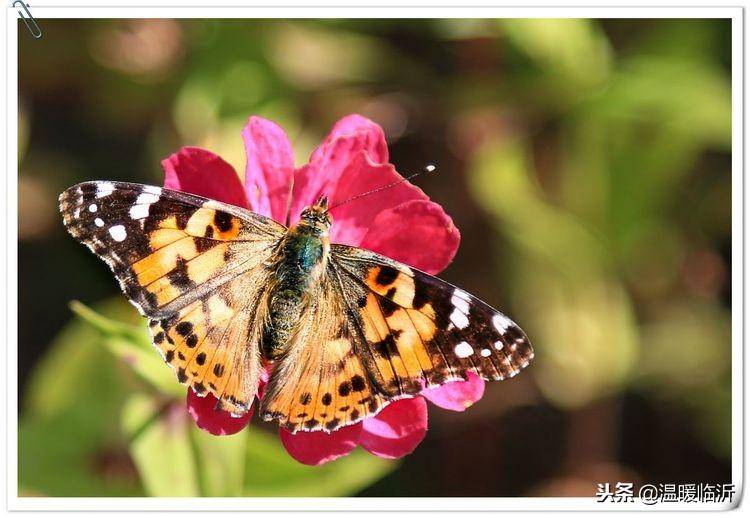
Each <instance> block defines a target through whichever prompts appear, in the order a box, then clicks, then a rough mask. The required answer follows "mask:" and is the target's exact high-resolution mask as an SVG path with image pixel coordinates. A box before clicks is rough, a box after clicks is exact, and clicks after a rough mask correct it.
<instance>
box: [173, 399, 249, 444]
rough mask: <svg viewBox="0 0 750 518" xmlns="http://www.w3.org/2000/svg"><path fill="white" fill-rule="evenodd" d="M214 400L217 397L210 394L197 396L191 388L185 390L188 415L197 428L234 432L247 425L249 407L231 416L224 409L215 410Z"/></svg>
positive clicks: (215, 431) (209, 431)
mask: <svg viewBox="0 0 750 518" xmlns="http://www.w3.org/2000/svg"><path fill="white" fill-rule="evenodd" d="M216 402H217V399H216V398H215V397H214V396H213V395H211V394H207V395H206V396H205V397H199V396H197V395H196V394H195V392H193V390H192V389H188V391H187V408H188V413H189V414H190V417H192V418H193V420H194V421H195V424H197V425H198V428H200V429H201V430H205V431H207V432H208V433H210V434H213V435H232V434H235V433H237V432H239V431H240V430H242V429H243V428H244V427H245V426H246V425H247V422H248V421H249V420H250V416H252V415H253V412H252V409H251V410H250V411H249V412H248V413H246V414H244V415H242V416H240V417H232V414H230V413H229V412H227V411H225V410H215V408H216Z"/></svg>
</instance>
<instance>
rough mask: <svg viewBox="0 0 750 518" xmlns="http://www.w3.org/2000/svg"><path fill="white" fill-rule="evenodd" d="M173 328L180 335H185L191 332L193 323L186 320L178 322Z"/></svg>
mask: <svg viewBox="0 0 750 518" xmlns="http://www.w3.org/2000/svg"><path fill="white" fill-rule="evenodd" d="M174 330H175V331H177V334H179V335H180V336H187V335H189V334H190V333H192V332H193V323H192V322H187V321H185V322H180V323H179V324H177V325H176V326H175V328H174Z"/></svg>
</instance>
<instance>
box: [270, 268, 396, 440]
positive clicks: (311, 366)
mask: <svg viewBox="0 0 750 518" xmlns="http://www.w3.org/2000/svg"><path fill="white" fill-rule="evenodd" d="M310 300H311V306H310V307H308V308H307V311H306V312H305V313H304V316H303V319H302V322H301V324H300V326H299V327H298V333H297V334H296V335H295V336H294V337H293V338H292V340H291V341H290V344H289V347H288V348H287V350H286V352H285V354H284V355H283V356H282V357H281V358H280V359H279V360H278V361H277V362H276V363H275V365H274V370H273V374H272V375H271V379H270V380H269V383H268V386H267V387H266V391H265V393H264V395H263V399H262V402H261V416H262V417H263V419H265V420H271V419H274V420H277V421H279V424H280V425H281V426H284V427H286V428H287V429H289V430H290V431H292V432H298V431H315V430H323V431H328V432H330V431H334V430H337V429H338V428H341V427H343V426H347V425H350V424H353V423H356V422H359V421H361V420H362V419H364V418H366V417H368V416H370V415H373V414H375V413H377V412H378V411H379V410H380V409H381V408H382V407H383V406H384V405H385V404H387V402H388V400H387V398H386V397H385V396H384V395H383V394H381V393H380V392H379V391H378V390H377V387H376V386H375V385H374V384H373V383H372V381H371V379H370V377H369V376H368V374H367V370H366V368H365V366H364V364H363V362H362V359H361V354H362V351H361V349H360V348H361V339H360V337H359V335H358V331H357V330H356V328H354V327H352V325H351V322H350V321H349V319H348V318H347V316H346V306H345V304H344V300H343V298H342V296H341V293H340V291H339V290H338V289H336V286H335V285H334V284H333V283H332V282H331V279H330V278H329V277H325V278H324V280H323V282H322V284H321V285H319V286H318V287H317V289H316V292H315V293H313V296H312V297H311V298H310Z"/></svg>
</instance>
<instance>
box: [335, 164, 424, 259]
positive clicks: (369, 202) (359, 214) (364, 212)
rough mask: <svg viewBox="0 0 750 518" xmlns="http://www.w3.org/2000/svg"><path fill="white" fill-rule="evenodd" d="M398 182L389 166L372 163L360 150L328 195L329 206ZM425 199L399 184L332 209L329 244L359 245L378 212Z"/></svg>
mask: <svg viewBox="0 0 750 518" xmlns="http://www.w3.org/2000/svg"><path fill="white" fill-rule="evenodd" d="M400 180H402V176H401V175H400V174H398V173H397V172H396V168H395V167H393V165H392V164H376V163H374V162H373V161H372V160H370V158H369V157H368V155H367V153H366V152H364V151H360V152H359V153H357V154H356V155H355V156H354V158H353V160H352V161H351V162H350V163H349V165H348V166H347V167H346V168H345V169H344V171H343V173H342V174H341V178H339V181H338V183H337V184H336V189H335V190H334V192H333V193H332V195H331V200H330V202H331V205H335V204H336V203H338V202H342V201H346V200H348V199H349V198H352V197H353V196H356V195H357V194H362V193H363V192H365V191H369V190H372V189H377V188H378V187H383V186H385V185H388V184H390V183H393V182H397V181H400ZM427 199H428V198H427V195H426V194H425V193H423V192H422V190H421V189H419V188H418V187H415V186H414V185H412V184H410V183H409V182H403V183H400V184H398V185H395V186H393V187H391V188H390V189H386V190H383V191H380V192H376V193H373V194H370V195H369V196H367V199H364V200H355V201H352V202H350V203H346V204H344V205H342V206H341V207H338V208H335V209H332V210H331V215H332V216H333V226H332V227H331V241H332V242H334V243H341V244H345V245H352V246H359V245H360V243H361V242H362V238H363V237H364V236H365V234H366V233H367V231H368V230H369V228H370V226H371V225H372V222H373V220H374V219H375V217H376V216H377V215H378V214H380V212H381V211H383V210H385V209H390V208H393V207H395V206H397V205H400V204H402V203H404V202H407V201H410V200H427Z"/></svg>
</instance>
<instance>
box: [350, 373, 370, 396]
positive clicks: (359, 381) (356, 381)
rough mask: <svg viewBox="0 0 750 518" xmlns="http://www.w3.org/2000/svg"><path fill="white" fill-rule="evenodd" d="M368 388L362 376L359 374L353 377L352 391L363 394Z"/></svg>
mask: <svg viewBox="0 0 750 518" xmlns="http://www.w3.org/2000/svg"><path fill="white" fill-rule="evenodd" d="M366 386H367V385H366V384H365V379H364V378H363V377H362V376H360V375H359V374H355V375H354V376H352V390H353V391H354V392H362V391H363V390H365V387H366Z"/></svg>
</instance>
